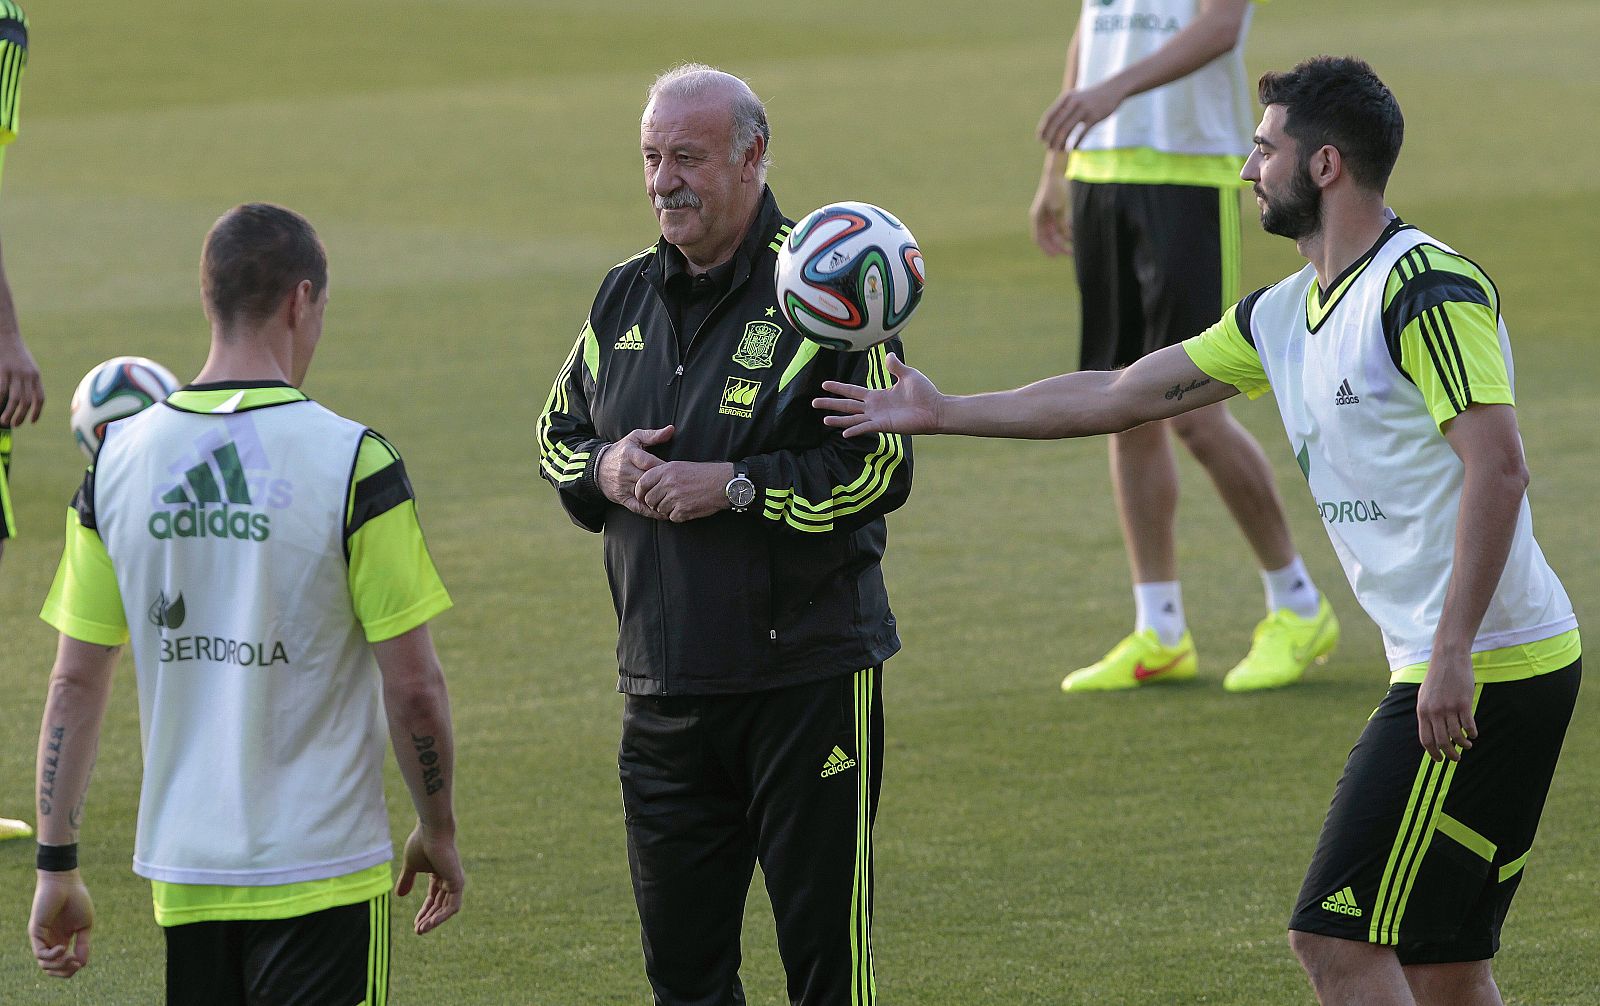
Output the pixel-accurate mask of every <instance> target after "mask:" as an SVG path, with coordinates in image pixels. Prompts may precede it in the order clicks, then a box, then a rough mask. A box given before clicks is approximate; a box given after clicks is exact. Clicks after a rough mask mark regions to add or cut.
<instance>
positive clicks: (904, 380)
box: [811, 353, 944, 437]
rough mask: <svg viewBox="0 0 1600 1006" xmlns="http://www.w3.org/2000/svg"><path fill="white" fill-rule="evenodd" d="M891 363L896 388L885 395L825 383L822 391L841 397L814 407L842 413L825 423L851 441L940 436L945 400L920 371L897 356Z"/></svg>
mask: <svg viewBox="0 0 1600 1006" xmlns="http://www.w3.org/2000/svg"><path fill="white" fill-rule="evenodd" d="M888 361H889V373H890V374H891V375H893V377H894V384H893V386H891V387H889V388H887V389H884V390H881V391H880V390H877V389H873V388H863V387H861V386H860V385H859V384H843V383H841V382H839V381H823V382H822V390H823V391H827V392H830V393H832V394H834V395H837V396H839V397H837V398H813V399H812V400H811V404H812V405H813V406H814V407H816V408H818V409H821V410H823V411H824V412H836V413H838V415H833V416H823V417H822V421H823V422H824V423H826V424H828V425H829V426H836V427H839V428H840V429H843V430H844V435H845V436H847V437H859V436H865V435H866V434H868V433H938V432H939V413H940V410H941V408H942V405H943V402H944V396H943V395H941V394H939V389H938V388H936V387H934V386H933V382H932V381H930V380H928V379H927V378H926V377H924V376H923V375H922V372H921V371H920V370H917V369H916V368H915V367H908V366H906V365H905V364H903V363H901V362H900V357H898V356H896V355H895V354H894V353H890V354H889V358H888Z"/></svg>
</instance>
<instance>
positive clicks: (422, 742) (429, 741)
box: [411, 734, 444, 796]
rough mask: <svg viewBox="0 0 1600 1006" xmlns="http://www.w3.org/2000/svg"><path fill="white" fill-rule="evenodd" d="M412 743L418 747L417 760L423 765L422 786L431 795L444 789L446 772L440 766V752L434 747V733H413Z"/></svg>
mask: <svg viewBox="0 0 1600 1006" xmlns="http://www.w3.org/2000/svg"><path fill="white" fill-rule="evenodd" d="M411 745H412V746H413V747H415V748H416V749H417V761H418V762H419V763H420V764H421V765H422V786H423V788H424V789H425V790H427V793H428V795H429V796H432V795H433V794H435V793H437V792H439V791H440V790H441V789H444V772H443V771H442V770H441V769H440V768H439V752H437V751H435V750H434V749H433V735H432V734H429V735H428V736H426V737H419V736H417V735H416V734H412V735H411Z"/></svg>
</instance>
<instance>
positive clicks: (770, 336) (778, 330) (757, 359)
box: [733, 321, 783, 370]
mask: <svg viewBox="0 0 1600 1006" xmlns="http://www.w3.org/2000/svg"><path fill="white" fill-rule="evenodd" d="M782 334H783V327H782V326H781V325H775V324H773V323H772V322H770V321H752V322H750V323H749V324H747V325H745V327H744V335H743V336H741V337H740V339H739V348H738V349H736V350H734V352H733V362H734V363H737V364H738V365H739V366H741V367H743V368H745V369H746V370H762V369H764V368H766V367H770V366H772V354H773V352H774V351H776V350H777V348H778V336H780V335H782Z"/></svg>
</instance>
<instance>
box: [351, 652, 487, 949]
mask: <svg viewBox="0 0 1600 1006" xmlns="http://www.w3.org/2000/svg"><path fill="white" fill-rule="evenodd" d="M372 649H373V652H374V653H375V654H376V655H377V658H378V669H379V671H381V672H382V674H383V707H384V711H385V713H386V714H387V716H388V718H389V737H390V740H391V742H392V743H393V744H394V755H395V760H396V761H397V762H398V763H399V765H400V774H401V776H402V777H404V778H405V781H406V788H407V789H409V790H410V791H411V802H412V804H413V805H414V806H415V807H416V810H417V826H416V828H415V829H414V830H413V831H412V833H411V835H410V837H409V838H407V839H406V847H405V852H404V854H403V856H402V862H401V869H400V879H399V882H398V883H397V884H396V885H395V893H396V894H397V895H399V896H401V897H404V896H405V895H406V894H409V893H410V892H411V885H412V882H413V881H414V879H415V878H416V875H417V874H418V873H427V874H431V877H430V878H429V880H428V894H427V897H426V898H424V899H423V903H422V908H421V909H420V910H419V911H418V912H417V918H416V924H415V928H416V932H417V934H418V935H421V934H422V933H425V932H427V931H428V930H430V929H434V928H436V927H437V926H439V924H440V923H442V922H444V921H445V920H446V919H448V918H450V916H452V915H454V914H456V912H458V911H460V910H461V894H462V891H463V890H464V889H465V888H466V884H467V878H466V874H465V872H464V871H463V870H462V868H461V857H460V854H459V853H458V852H457V851H456V818H455V809H454V790H455V742H454V738H453V736H452V733H451V724H450V695H449V693H448V692H447V691H446V689H445V683H444V671H443V669H442V668H441V667H440V666H439V657H438V654H437V653H435V652H434V648H433V637H432V636H431V635H430V634H429V632H428V626H427V625H426V624H423V625H419V626H417V627H416V628H415V629H412V630H411V631H410V632H405V633H402V634H400V635H398V636H396V637H394V638H393V639H386V640H384V641H382V642H380V643H374V644H373V646H372Z"/></svg>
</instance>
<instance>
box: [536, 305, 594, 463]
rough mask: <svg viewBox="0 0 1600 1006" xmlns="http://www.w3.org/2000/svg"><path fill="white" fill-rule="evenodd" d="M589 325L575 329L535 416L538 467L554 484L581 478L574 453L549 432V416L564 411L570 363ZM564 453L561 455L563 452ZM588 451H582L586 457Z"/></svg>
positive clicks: (550, 417) (578, 349)
mask: <svg viewBox="0 0 1600 1006" xmlns="http://www.w3.org/2000/svg"><path fill="white" fill-rule="evenodd" d="M590 332H591V329H590V327H589V323H588V322H587V321H585V322H584V323H583V330H582V331H580V332H579V333H578V338H577V341H576V342H574V343H573V344H572V350H571V351H570V352H568V353H567V359H566V362H564V363H563V364H562V365H561V369H560V370H559V371H557V372H556V380H555V383H554V384H553V385H551V387H550V395H549V397H548V398H546V399H545V403H544V412H543V413H541V414H540V416H539V422H538V424H537V426H536V427H535V430H534V435H535V439H537V441H538V443H539V470H540V471H542V472H544V473H545V474H546V475H548V476H549V477H550V478H551V479H552V480H553V481H554V482H555V483H556V484H557V485H566V484H567V483H569V482H574V481H576V480H577V479H579V478H581V477H582V475H583V469H582V467H581V466H580V467H579V468H578V470H577V471H576V472H573V470H572V464H573V462H574V461H575V459H576V455H575V454H574V452H573V451H572V449H571V448H569V447H568V446H567V445H566V444H564V443H562V442H561V441H560V440H559V439H557V438H555V437H553V436H552V435H551V427H552V417H553V416H554V415H555V414H556V413H557V412H565V411H567V406H568V404H569V402H568V396H567V378H568V376H569V375H570V374H571V373H572V366H573V364H574V363H575V362H576V361H577V359H578V357H579V354H580V353H582V352H583V351H584V341H585V340H586V339H587V338H588V337H589V334H590ZM563 455H564V456H563ZM587 459H588V455H587V454H585V455H584V460H585V461H587Z"/></svg>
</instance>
